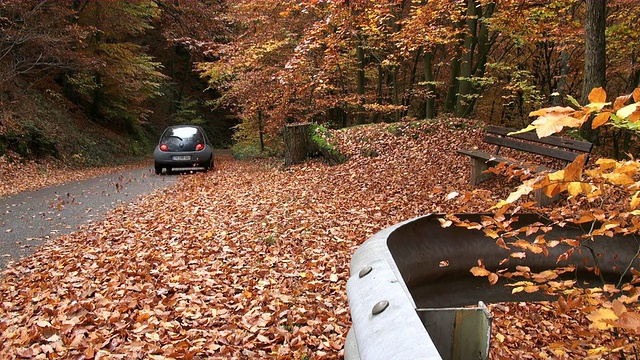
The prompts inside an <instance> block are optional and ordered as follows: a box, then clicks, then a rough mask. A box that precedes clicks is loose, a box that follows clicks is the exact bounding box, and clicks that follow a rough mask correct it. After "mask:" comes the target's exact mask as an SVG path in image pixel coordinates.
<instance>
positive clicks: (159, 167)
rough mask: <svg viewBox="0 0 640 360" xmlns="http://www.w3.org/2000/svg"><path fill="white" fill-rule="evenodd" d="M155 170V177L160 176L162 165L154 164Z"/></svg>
mask: <svg viewBox="0 0 640 360" xmlns="http://www.w3.org/2000/svg"><path fill="white" fill-rule="evenodd" d="M154 167H155V170H156V175H162V165H160V164H158V163H155V164H154Z"/></svg>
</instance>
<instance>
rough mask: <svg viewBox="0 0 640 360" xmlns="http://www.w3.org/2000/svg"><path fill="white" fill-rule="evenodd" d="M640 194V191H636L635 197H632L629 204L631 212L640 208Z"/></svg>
mask: <svg viewBox="0 0 640 360" xmlns="http://www.w3.org/2000/svg"><path fill="white" fill-rule="evenodd" d="M639 194H640V191H636V193H635V194H633V196H632V197H631V203H630V204H629V207H630V208H631V210H635V209H637V208H638V206H639V205H640V196H638V195H639Z"/></svg>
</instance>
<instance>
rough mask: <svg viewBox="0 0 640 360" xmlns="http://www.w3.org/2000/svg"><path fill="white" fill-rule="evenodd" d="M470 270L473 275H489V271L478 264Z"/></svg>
mask: <svg viewBox="0 0 640 360" xmlns="http://www.w3.org/2000/svg"><path fill="white" fill-rule="evenodd" d="M470 271H471V273H472V274H473V276H489V274H491V271H489V270H487V269H485V268H481V267H479V266H474V267H473V268H471V270H470Z"/></svg>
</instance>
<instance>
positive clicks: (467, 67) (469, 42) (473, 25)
mask: <svg viewBox="0 0 640 360" xmlns="http://www.w3.org/2000/svg"><path fill="white" fill-rule="evenodd" d="M476 5H477V4H476V0H467V35H466V36H465V39H464V50H465V53H464V56H463V57H462V63H461V66H460V77H461V79H460V80H459V83H458V94H457V101H456V107H455V115H456V116H457V117H462V116H465V114H466V112H467V108H468V107H469V104H470V101H471V100H470V99H469V98H468V96H467V95H469V93H470V92H471V82H470V78H471V70H472V69H473V55H474V52H475V46H476V43H477V27H478V7H477V6H476Z"/></svg>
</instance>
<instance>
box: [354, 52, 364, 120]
mask: <svg viewBox="0 0 640 360" xmlns="http://www.w3.org/2000/svg"><path fill="white" fill-rule="evenodd" d="M356 56H357V57H358V70H357V71H358V86H357V91H358V95H359V99H358V102H359V103H358V120H357V121H358V124H364V122H365V113H364V108H363V107H362V103H363V101H364V92H365V73H364V67H365V63H364V62H365V58H364V49H363V48H362V46H361V45H358V46H356Z"/></svg>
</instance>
